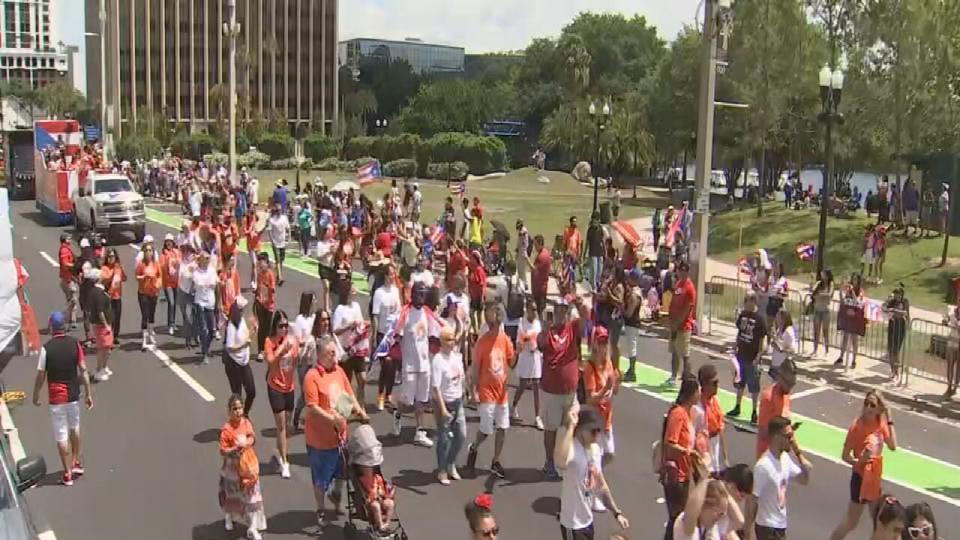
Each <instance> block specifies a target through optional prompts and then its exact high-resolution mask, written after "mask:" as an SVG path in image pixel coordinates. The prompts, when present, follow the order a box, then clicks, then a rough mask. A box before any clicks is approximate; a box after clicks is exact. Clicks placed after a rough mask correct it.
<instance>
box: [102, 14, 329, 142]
mask: <svg viewBox="0 0 960 540" xmlns="http://www.w3.org/2000/svg"><path fill="white" fill-rule="evenodd" d="M85 1H86V31H87V36H88V41H87V47H86V51H87V53H86V55H87V57H86V62H87V95H88V97H89V98H90V99H91V100H92V101H93V102H94V103H103V104H105V106H106V108H107V113H108V114H107V117H108V119H107V123H108V125H109V126H111V127H113V128H114V131H115V134H119V135H122V130H124V129H128V127H132V126H133V125H134V124H135V123H136V122H137V121H138V120H141V119H143V118H144V116H145V115H148V114H151V112H152V113H159V114H160V115H162V116H163V117H164V118H166V119H168V120H169V121H170V122H171V125H172V127H173V128H176V127H177V126H178V125H187V126H189V127H190V128H197V127H202V126H204V125H206V124H208V123H211V122H226V119H227V117H228V114H229V109H228V105H229V45H230V40H229V38H228V37H227V36H225V35H224V32H223V23H225V22H227V20H228V18H229V13H228V9H229V8H228V0H85ZM236 6H237V7H236V9H237V22H239V23H240V35H239V37H238V38H237V99H238V114H239V116H238V119H239V120H240V121H241V122H242V121H244V120H250V119H252V118H255V117H260V118H264V119H269V118H272V117H277V116H278V115H279V116H280V117H283V118H286V119H287V120H288V121H289V122H290V124H291V126H297V125H299V126H301V127H303V128H306V127H311V128H313V129H321V128H323V129H325V130H327V131H330V130H331V129H332V127H333V123H334V122H335V119H336V111H337V56H336V55H337V11H338V0H236ZM101 7H102V8H103V9H104V11H105V13H102V14H101V12H100V9H101ZM101 18H103V19H104V21H103V22H101ZM102 26H103V27H105V29H104V28H101V27H102ZM101 44H103V48H102V53H101ZM103 65H106V66H107V71H106V73H104V72H102V67H103ZM104 85H106V96H104V94H105V93H104V88H103V86H104ZM117 111H119V112H117ZM117 121H119V126H116V122H117ZM117 127H119V130H118V129H117ZM117 131H120V133H116V132H117Z"/></svg>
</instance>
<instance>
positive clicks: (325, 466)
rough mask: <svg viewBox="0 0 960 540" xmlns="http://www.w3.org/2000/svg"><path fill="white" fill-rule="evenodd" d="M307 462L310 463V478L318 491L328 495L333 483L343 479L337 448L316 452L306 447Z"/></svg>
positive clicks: (341, 464)
mask: <svg viewBox="0 0 960 540" xmlns="http://www.w3.org/2000/svg"><path fill="white" fill-rule="evenodd" d="M307 460H308V461H310V478H311V479H312V480H313V485H314V486H316V487H318V488H320V491H322V492H324V493H330V487H331V486H333V481H334V480H335V479H340V478H343V456H341V455H340V449H339V448H331V449H329V450H318V449H316V448H314V447H312V446H310V445H307Z"/></svg>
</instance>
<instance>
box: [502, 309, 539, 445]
mask: <svg viewBox="0 0 960 540" xmlns="http://www.w3.org/2000/svg"><path fill="white" fill-rule="evenodd" d="M542 330H543V328H542V327H541V326H540V319H539V318H538V317H537V303H536V302H534V301H533V298H528V299H527V305H526V313H525V316H524V317H523V318H522V319H520V329H519V331H518V333H517V350H518V351H519V359H518V360H517V377H518V378H519V379H520V384H518V385H517V392H516V393H515V394H514V395H513V405H511V407H510V410H511V411H513V415H514V416H513V417H514V419H515V420H516V421H518V422H519V420H520V413H519V412H518V411H519V406H520V398H521V397H523V392H524V391H525V390H527V389H529V390H531V391H532V392H533V412H534V425H536V426H537V429H539V430H540V431H543V420H541V419H540V376H541V373H542V370H543V353H541V352H540V348H539V347H538V345H537V337H538V336H539V335H540V332H541V331H542Z"/></svg>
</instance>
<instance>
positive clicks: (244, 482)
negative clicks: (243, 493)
mask: <svg viewBox="0 0 960 540" xmlns="http://www.w3.org/2000/svg"><path fill="white" fill-rule="evenodd" d="M237 476H239V477H240V485H241V486H242V487H243V489H250V488H252V487H253V486H254V485H256V483H257V481H258V480H260V460H259V459H258V458H257V453H256V452H255V451H254V450H253V448H252V447H249V446H248V447H246V448H244V449H243V450H241V451H240V460H239V461H238V462H237Z"/></svg>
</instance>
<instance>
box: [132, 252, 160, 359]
mask: <svg viewBox="0 0 960 540" xmlns="http://www.w3.org/2000/svg"><path fill="white" fill-rule="evenodd" d="M134 274H135V275H136V277H137V302H138V303H139V304H140V331H141V332H143V343H142V344H141V345H140V348H141V349H143V350H147V347H148V346H151V345H152V346H156V345H157V334H156V332H154V330H153V320H154V315H155V314H156V312H157V300H158V299H159V298H160V289H161V288H162V287H163V281H162V277H161V276H160V265H159V264H158V263H157V256H156V254H155V253H154V251H153V245H152V244H145V245H144V246H143V260H141V261H140V263H139V264H137V269H136V271H135V272H134Z"/></svg>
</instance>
